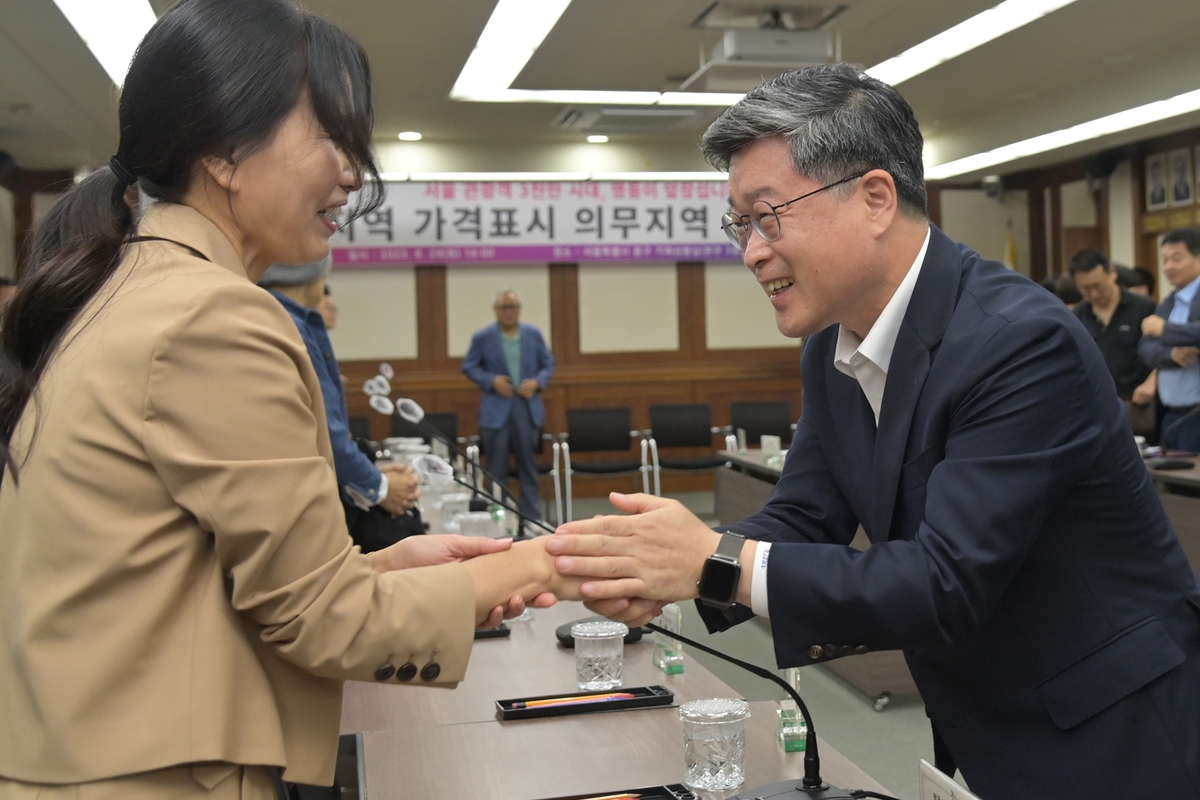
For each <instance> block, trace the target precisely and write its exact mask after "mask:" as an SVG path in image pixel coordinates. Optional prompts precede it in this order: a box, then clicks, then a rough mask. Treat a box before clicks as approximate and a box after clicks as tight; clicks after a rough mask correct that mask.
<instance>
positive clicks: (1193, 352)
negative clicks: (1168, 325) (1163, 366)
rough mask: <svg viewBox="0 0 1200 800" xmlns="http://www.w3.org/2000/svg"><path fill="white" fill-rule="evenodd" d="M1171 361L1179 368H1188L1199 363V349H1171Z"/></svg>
mask: <svg viewBox="0 0 1200 800" xmlns="http://www.w3.org/2000/svg"><path fill="white" fill-rule="evenodd" d="M1171 360H1172V361H1174V362H1175V363H1176V364H1178V365H1179V366H1181V367H1190V366H1192V365H1193V364H1195V363H1196V362H1197V361H1200V348H1198V347H1190V346H1189V347H1172V348H1171Z"/></svg>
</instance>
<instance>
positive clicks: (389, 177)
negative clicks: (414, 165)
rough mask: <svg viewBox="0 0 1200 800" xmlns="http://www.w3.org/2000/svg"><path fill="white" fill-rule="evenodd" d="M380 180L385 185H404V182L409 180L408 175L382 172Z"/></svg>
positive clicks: (405, 173)
mask: <svg viewBox="0 0 1200 800" xmlns="http://www.w3.org/2000/svg"><path fill="white" fill-rule="evenodd" d="M379 180H381V181H384V182H385V183H403V182H404V181H406V180H408V173H407V172H381V173H379Z"/></svg>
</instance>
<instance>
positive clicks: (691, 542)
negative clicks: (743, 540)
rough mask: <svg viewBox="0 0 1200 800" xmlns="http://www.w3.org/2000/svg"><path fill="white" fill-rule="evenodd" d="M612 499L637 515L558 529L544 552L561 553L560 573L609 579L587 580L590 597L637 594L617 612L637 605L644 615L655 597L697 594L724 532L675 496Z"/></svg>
mask: <svg viewBox="0 0 1200 800" xmlns="http://www.w3.org/2000/svg"><path fill="white" fill-rule="evenodd" d="M609 499H610V500H611V501H612V504H613V505H614V506H616V507H617V509H618V510H620V511H625V512H627V513H630V514H633V516H628V517H617V516H612V517H596V518H594V519H590V520H581V521H579V522H571V523H568V524H566V525H563V526H562V527H560V528H559V529H558V531H557V532H556V533H555V535H554V536H552V537H550V538H549V539H548V540H547V541H546V552H548V553H550V554H552V555H555V556H558V558H557V559H556V561H555V567H556V568H557V569H558V571H559V572H560V573H562V574H563V575H570V576H573V577H579V578H602V579H609V580H593V581H585V582H584V584H583V586H582V587H580V592H581V593H582V595H583V597H584V598H585V599H586V600H587V601H591V602H593V603H594V602H596V601H601V600H618V599H623V598H638V600H633V601H630V605H629V606H626V608H625V609H620V608H618V609H616V611H617V613H621V612H622V611H623V610H626V611H627V610H628V609H629V608H633V609H634V611H635V612H637V611H639V610H640V611H641V616H645V615H646V614H648V613H649V612H650V610H653V606H651V605H649V603H650V602H652V601H658V600H661V601H667V602H670V601H673V600H686V599H689V598H693V597H695V596H696V582H697V581H698V580H699V578H700V571H701V570H702V569H703V567H704V562H705V560H706V559H707V558H708V557H709V556H710V555H712V554H713V553H714V552H716V549H717V545H718V544H719V543H720V538H721V537H720V534H718V533H715V532H714V531H712V530H711V529H710V528H709V527H708V526H707V525H705V524H704V523H703V522H701V521H700V520H699V519H698V518H697V517H696V516H695V515H694V514H692V513H691V512H690V511H688V510H687V509H686V508H684V507H683V505H682V504H680V503H679V502H678V501H675V500H665V499H662V498H659V497H653V496H651V495H645V494H632V495H624V494H618V493H616V492H614V493H613V494H611V495H609ZM605 608H610V607H607V606H605ZM639 618H640V617H639Z"/></svg>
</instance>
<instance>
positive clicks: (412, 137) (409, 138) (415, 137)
mask: <svg viewBox="0 0 1200 800" xmlns="http://www.w3.org/2000/svg"><path fill="white" fill-rule="evenodd" d="M400 141H402V142H419V141H421V134H420V133H419V132H417V131H400Z"/></svg>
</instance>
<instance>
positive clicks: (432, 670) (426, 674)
mask: <svg viewBox="0 0 1200 800" xmlns="http://www.w3.org/2000/svg"><path fill="white" fill-rule="evenodd" d="M441 674H442V666H441V664H438V663H437V662H436V661H430V662H429V663H428V664H426V665H425V666H424V667H421V680H423V681H425V682H426V683H433V682H434V681H436V680H437V678H438V675H441Z"/></svg>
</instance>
